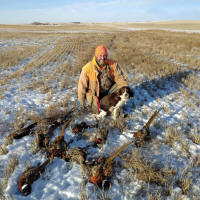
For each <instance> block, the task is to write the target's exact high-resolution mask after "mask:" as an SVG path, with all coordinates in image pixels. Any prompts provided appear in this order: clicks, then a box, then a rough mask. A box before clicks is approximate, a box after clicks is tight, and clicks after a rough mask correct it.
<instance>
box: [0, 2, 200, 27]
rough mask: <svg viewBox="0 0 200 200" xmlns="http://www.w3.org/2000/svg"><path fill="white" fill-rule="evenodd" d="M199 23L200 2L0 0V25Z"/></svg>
mask: <svg viewBox="0 0 200 200" xmlns="http://www.w3.org/2000/svg"><path fill="white" fill-rule="evenodd" d="M168 20H200V0H107V1H106V0H101V1H100V0H98V1H97V0H58V1H55V0H33V1H30V0H29V1H28V0H0V24H21V23H32V22H36V21H37V22H49V23H63V22H75V21H76V22H77V21H78V22H136V21H168Z"/></svg>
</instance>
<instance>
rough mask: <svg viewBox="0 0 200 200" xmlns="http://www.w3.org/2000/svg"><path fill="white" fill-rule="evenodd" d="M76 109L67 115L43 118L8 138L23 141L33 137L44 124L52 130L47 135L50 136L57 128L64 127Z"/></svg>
mask: <svg viewBox="0 0 200 200" xmlns="http://www.w3.org/2000/svg"><path fill="white" fill-rule="evenodd" d="M73 112H74V109H73V108H72V109H71V110H69V111H67V112H66V113H64V114H63V113H62V114H60V115H56V116H52V117H48V118H43V119H37V120H35V122H33V123H31V124H30V125H28V126H26V127H23V128H21V129H19V130H16V131H14V132H13V133H11V134H10V135H9V136H8V138H10V139H12V140H13V139H21V138H22V137H24V136H27V135H31V134H33V133H34V132H35V128H36V127H40V125H41V124H42V123H44V124H46V126H47V125H49V126H50V129H49V131H48V133H47V134H50V133H52V132H53V130H55V129H56V128H57V127H59V126H60V125H62V124H63V123H64V122H65V121H66V118H69V117H70V116H71V114H73Z"/></svg>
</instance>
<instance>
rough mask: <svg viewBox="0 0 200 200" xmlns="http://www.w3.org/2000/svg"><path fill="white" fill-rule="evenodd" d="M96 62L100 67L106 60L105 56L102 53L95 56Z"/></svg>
mask: <svg viewBox="0 0 200 200" xmlns="http://www.w3.org/2000/svg"><path fill="white" fill-rule="evenodd" d="M96 60H97V62H98V64H99V65H100V66H101V67H102V66H103V65H104V64H105V62H106V60H107V54H106V53H104V52H102V53H101V54H99V55H97V56H96Z"/></svg>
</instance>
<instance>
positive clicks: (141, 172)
mask: <svg viewBox="0 0 200 200" xmlns="http://www.w3.org/2000/svg"><path fill="white" fill-rule="evenodd" d="M122 158H123V159H124V160H126V163H125V166H126V168H127V169H129V170H130V177H133V179H134V178H137V179H139V180H142V181H144V182H146V183H156V184H157V185H160V186H164V185H166V184H168V183H169V181H170V179H171V178H172V177H173V176H174V175H175V174H176V171H175V170H173V169H170V168H159V167H158V166H154V164H153V163H152V162H151V161H150V160H147V159H146V158H144V157H143V156H142V155H141V154H140V153H139V151H137V150H133V151H132V154H131V155H130V157H128V158H127V157H126V156H125V157H124V156H122Z"/></svg>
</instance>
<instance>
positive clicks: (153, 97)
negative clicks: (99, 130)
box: [0, 40, 200, 200]
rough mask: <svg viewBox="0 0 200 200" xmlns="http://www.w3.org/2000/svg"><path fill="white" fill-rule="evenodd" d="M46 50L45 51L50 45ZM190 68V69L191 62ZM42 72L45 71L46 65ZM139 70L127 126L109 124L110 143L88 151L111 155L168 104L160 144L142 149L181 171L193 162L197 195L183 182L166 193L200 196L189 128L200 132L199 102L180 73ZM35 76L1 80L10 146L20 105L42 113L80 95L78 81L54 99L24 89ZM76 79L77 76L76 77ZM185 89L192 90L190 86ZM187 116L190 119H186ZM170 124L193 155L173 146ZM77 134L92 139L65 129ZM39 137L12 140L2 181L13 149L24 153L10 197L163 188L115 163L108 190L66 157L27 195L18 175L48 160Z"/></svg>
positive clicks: (118, 194) (113, 195) (158, 126)
mask: <svg viewBox="0 0 200 200" xmlns="http://www.w3.org/2000/svg"><path fill="white" fill-rule="evenodd" d="M20 42H21V41H20ZM24 42H26V41H24ZM33 42H34V43H35V45H37V44H36V43H37V42H40V41H33ZM41 42H42V41H41ZM18 43H19V41H13V42H10V43H9V42H8V41H1V42H0V47H1V48H3V47H7V46H11V45H13V46H15V45H18ZM52 44H53V40H52ZM33 45H34V44H33ZM46 50H47V49H46ZM43 51H45V49H44V50H43ZM23 65H25V63H21V64H20V65H19V66H14V67H13V70H14V71H15V70H17V69H18V68H20V67H23ZM54 67H56V64H55V65H51V66H48V67H46V68H45V69H46V70H48V71H49V70H53V68H54ZM185 69H186V70H187V66H186V67H185ZM6 73H7V72H6V71H1V76H2V75H3V74H6ZM41 73H43V74H45V70H44V71H43V72H41ZM187 73H189V74H190V73H191V74H193V75H195V77H196V79H197V80H198V79H199V76H200V73H199V71H189V70H188V72H187ZM43 74H41V76H43ZM135 76H137V77H139V76H140V80H142V82H138V83H137V81H135V82H134V83H133V82H130V87H131V89H132V90H133V91H134V92H135V96H134V99H130V100H129V101H128V102H127V104H126V105H125V106H124V113H125V114H128V117H127V120H126V125H127V128H126V129H125V130H124V131H123V132H121V131H120V130H119V129H118V128H113V129H112V128H109V134H108V138H107V141H106V143H105V144H104V145H103V147H102V148H94V147H90V148H89V149H88V157H93V156H94V157H96V156H99V155H110V153H112V152H113V151H114V150H115V149H116V148H118V147H119V146H120V145H122V144H123V143H125V142H127V141H130V140H131V139H132V138H133V133H134V132H136V131H137V130H139V129H141V128H142V127H143V125H144V124H145V123H146V122H147V120H148V119H149V117H150V116H151V115H152V114H153V112H154V111H155V110H156V109H159V108H160V107H161V106H163V107H164V108H165V109H164V110H161V112H160V114H159V116H158V117H157V118H156V120H155V122H156V123H155V125H154V126H152V127H151V132H152V137H153V139H154V141H158V143H159V145H156V144H155V145H153V144H151V143H147V144H146V145H145V148H142V147H141V148H140V150H141V152H142V153H143V154H146V156H147V157H148V158H149V159H152V160H153V161H154V162H155V163H157V164H159V165H161V166H166V165H170V166H171V167H172V168H173V169H176V170H177V172H180V174H181V172H182V171H183V170H184V169H186V168H187V167H188V166H191V168H190V169H189V172H188V173H187V175H188V176H191V177H193V178H192V184H191V185H192V186H191V189H190V190H191V193H190V194H191V196H189V195H184V194H182V192H181V188H180V187H179V186H178V185H176V184H174V187H173V188H172V193H171V194H173V195H169V196H165V197H163V198H165V199H176V197H178V195H179V197H181V198H182V199H191V198H192V196H196V197H198V199H200V195H199V194H200V189H199V188H200V175H199V170H200V166H198V167H193V165H192V164H191V163H192V162H194V160H195V159H196V157H197V156H198V155H199V153H200V145H199V144H195V143H194V142H192V140H191V139H189V137H188V134H189V135H190V136H192V135H194V134H195V133H197V134H200V133H199V129H200V125H199V119H200V112H199V108H198V106H195V107H189V106H188V104H187V99H185V98H184V96H183V95H182V93H181V92H180V88H181V87H184V86H183V85H182V84H181V83H180V82H177V81H176V79H173V78H171V77H164V78H156V77H155V79H154V80H147V79H146V78H144V77H143V76H142V75H141V74H136V72H135V71H132V73H131V74H129V79H130V80H131V79H132V77H135ZM77 78H78V77H74V79H76V80H77ZM32 80H33V77H32V76H31V74H26V75H24V77H23V80H17V79H13V80H12V81H11V82H9V84H6V85H4V86H1V90H2V89H4V91H5V92H4V98H2V99H0V121H1V124H0V131H1V133H0V139H1V146H2V147H3V146H4V141H5V135H8V134H9V131H8V127H9V123H10V122H13V121H15V120H16V119H15V117H16V116H15V113H16V112H21V111H20V108H21V107H22V106H23V108H24V111H23V112H32V111H36V112H37V113H42V111H43V110H44V109H45V108H46V107H48V106H49V105H50V104H54V103H56V102H57V101H62V99H64V98H65V95H66V93H68V94H69V96H70V101H71V102H74V101H77V97H76V96H74V93H73V92H72V91H75V90H76V84H73V85H72V88H71V89H66V90H63V91H57V93H54V94H53V98H52V99H51V103H50V102H49V101H48V94H42V93H40V92H39V91H38V90H31V89H30V90H22V88H23V87H24V85H25V84H28V83H30V81H32ZM76 80H75V81H74V82H76ZM144 86H145V87H144ZM158 86H159V87H158ZM5 88H6V90H5ZM184 89H185V90H187V88H184ZM150 91H151V92H150ZM152 91H153V92H152ZM191 92H193V93H194V94H195V95H196V97H197V98H196V100H195V101H194V104H197V103H199V100H200V92H199V91H196V90H195V88H194V91H191ZM191 95H192V93H191ZM10 111H11V112H10ZM185 119H187V120H186V121H183V120H185ZM80 121H86V122H88V123H91V124H92V123H95V118H94V116H91V115H90V114H87V115H84V116H79V119H76V121H75V122H80ZM169 126H171V127H177V130H178V132H179V133H180V137H181V138H184V140H185V141H186V142H187V145H188V146H187V147H188V152H187V153H188V155H184V154H183V150H182V148H181V143H178V142H175V143H173V145H172V146H170V145H167V144H166V142H165V137H166V129H167V127H169ZM60 130H61V128H57V129H56V130H55V132H54V133H55V134H54V137H56V136H57V135H59V133H60ZM87 131H89V132H90V133H91V135H92V134H94V129H89V130H87ZM186 132H187V133H186ZM72 137H74V138H75V140H74V142H73V143H72V144H71V147H85V146H86V145H87V144H88V141H87V140H84V139H82V138H81V137H80V138H79V137H78V138H76V136H75V135H74V134H73V133H72V132H71V127H68V128H67V129H66V131H65V140H66V141H69V140H70V139H71V138H72ZM33 139H34V137H33V136H26V137H23V138H22V139H20V140H14V141H13V143H12V144H10V145H8V146H7V151H8V153H7V154H5V155H0V181H2V178H3V175H4V174H3V173H4V168H5V166H6V165H7V163H8V161H9V160H10V159H11V157H12V156H13V155H16V156H17V157H18V165H17V166H16V167H15V170H14V172H13V174H12V175H11V177H10V178H9V180H8V184H7V187H6V189H5V196H6V198H7V199H12V198H13V199H16V200H23V199H26V200H36V199H37V200H38V199H43V200H47V199H48V200H64V199H70V200H71V199H74V200H75V199H81V195H82V199H106V198H107V199H113V200H121V199H126V200H128V199H147V198H148V195H149V194H148V188H149V187H150V188H151V190H152V191H154V192H155V191H159V190H160V188H159V187H158V186H156V185H155V184H151V185H150V186H149V185H147V184H145V183H144V182H143V181H141V180H138V179H135V181H131V180H130V177H128V176H129V171H128V170H127V169H125V168H123V167H120V166H118V167H116V169H115V176H114V177H113V178H112V179H111V182H112V187H111V188H110V190H108V191H106V192H104V193H103V192H102V191H101V190H100V189H99V188H97V187H96V186H94V185H93V184H92V183H89V182H85V179H84V178H83V174H82V171H81V167H80V166H79V165H78V164H76V163H69V162H65V161H63V160H61V159H59V158H56V159H54V160H53V162H52V163H50V164H49V165H48V166H47V167H46V170H45V172H44V173H43V175H42V177H41V178H39V179H38V180H37V181H35V182H34V183H33V185H32V192H31V194H30V195H28V196H26V197H24V196H23V195H22V194H21V193H20V192H19V191H18V188H17V179H18V177H19V176H20V174H21V173H22V172H23V171H24V170H25V168H26V164H28V165H30V166H37V165H38V164H39V163H42V162H43V161H44V160H45V154H44V153H42V152H38V153H36V154H32V152H31V145H32V142H33ZM134 148H135V146H134V145H130V146H129V147H128V148H127V149H126V150H125V152H126V151H127V152H128V151H131V150H132V149H134ZM117 161H120V159H119V158H116V162H117ZM177 176H178V175H177ZM144 188H146V189H144ZM142 190H144V191H146V193H145V192H141V191H142Z"/></svg>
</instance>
